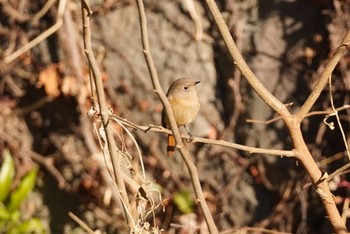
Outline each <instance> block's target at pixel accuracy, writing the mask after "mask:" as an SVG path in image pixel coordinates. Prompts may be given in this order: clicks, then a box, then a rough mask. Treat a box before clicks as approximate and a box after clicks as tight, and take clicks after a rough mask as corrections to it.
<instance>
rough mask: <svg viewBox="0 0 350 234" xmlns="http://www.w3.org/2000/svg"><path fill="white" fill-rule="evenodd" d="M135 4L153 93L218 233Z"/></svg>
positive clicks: (205, 213)
mask: <svg viewBox="0 0 350 234" xmlns="http://www.w3.org/2000/svg"><path fill="white" fill-rule="evenodd" d="M136 2H137V8H138V12H139V20H140V27H141V38H142V46H143V53H144V56H145V60H146V63H147V67H148V71H149V73H150V77H151V80H152V84H153V88H154V90H155V92H156V93H157V95H158V97H159V99H160V101H161V102H162V104H163V106H164V108H165V112H166V114H167V117H168V120H169V123H170V127H171V130H172V132H173V135H174V138H175V141H176V145H177V146H178V148H179V151H180V154H181V156H182V158H183V160H184V162H185V164H186V166H187V169H188V171H189V173H190V177H191V182H192V185H193V189H194V191H195V194H196V197H197V201H198V203H199V207H200V208H201V210H202V212H203V216H204V219H205V221H206V224H207V226H208V229H209V232H210V233H218V230H217V227H216V225H215V222H214V219H213V217H212V215H211V214H210V210H209V208H208V205H207V203H206V201H205V198H204V194H203V191H202V187H201V184H200V180H199V177H198V173H197V168H196V166H195V165H194V163H193V161H192V158H191V156H190V154H189V152H188V150H187V149H186V147H185V146H184V144H183V142H182V139H181V136H180V131H179V129H178V126H177V125H176V121H175V117H174V113H173V111H172V109H171V106H170V103H169V101H168V99H167V97H166V96H165V93H164V91H163V90H162V88H161V86H160V83H159V79H158V74H157V70H156V68H155V65H154V62H153V58H152V56H151V51H150V46H149V41H148V33H147V19H146V14H145V9H144V6H143V1H142V0H137V1H136Z"/></svg>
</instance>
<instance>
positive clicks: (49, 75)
mask: <svg viewBox="0 0 350 234" xmlns="http://www.w3.org/2000/svg"><path fill="white" fill-rule="evenodd" d="M37 87H38V88H41V87H44V89H45V92H46V94H47V95H48V96H50V97H57V96H59V95H60V90H59V74H58V70H57V65H56V64H53V65H50V66H48V67H47V68H45V69H44V70H42V71H41V72H40V74H39V81H38V83H37Z"/></svg>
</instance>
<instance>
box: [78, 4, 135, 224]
mask: <svg viewBox="0 0 350 234" xmlns="http://www.w3.org/2000/svg"><path fill="white" fill-rule="evenodd" d="M81 10H82V23H83V40H84V50H85V55H86V58H87V60H88V62H89V67H90V69H91V74H92V78H93V84H91V85H94V86H95V88H96V96H97V101H98V104H99V105H98V109H99V113H100V114H101V120H102V125H103V128H104V130H105V131H104V132H105V138H106V143H107V147H108V151H109V156H110V158H111V162H112V166H113V173H114V174H113V175H114V180H115V184H116V187H117V189H118V192H119V195H120V197H121V201H122V204H123V206H122V207H123V209H124V214H125V217H126V221H127V223H128V226H129V228H130V229H131V230H132V229H133V228H134V226H135V224H134V221H133V218H132V217H131V215H129V214H130V213H131V208H130V202H129V198H128V194H127V192H126V188H125V183H124V180H123V174H122V170H121V167H120V159H119V155H118V149H117V146H116V144H115V140H114V135H113V129H112V128H111V126H109V125H108V124H109V116H108V109H107V104H106V98H105V95H104V87H103V82H102V76H101V72H100V69H99V67H98V65H97V62H96V59H95V56H94V54H93V52H92V47H91V29H90V22H89V17H90V15H91V14H92V12H91V8H90V7H89V3H88V2H87V0H81Z"/></svg>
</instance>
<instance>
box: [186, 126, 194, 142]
mask: <svg viewBox="0 0 350 234" xmlns="http://www.w3.org/2000/svg"><path fill="white" fill-rule="evenodd" d="M184 128H185V129H186V132H187V134H188V135H189V136H190V139H186V142H187V143H190V142H191V141H192V140H193V136H192V134H191V133H190V131H189V130H188V128H187V125H186V124H185V125H184Z"/></svg>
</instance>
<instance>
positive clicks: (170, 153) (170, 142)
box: [166, 135, 175, 157]
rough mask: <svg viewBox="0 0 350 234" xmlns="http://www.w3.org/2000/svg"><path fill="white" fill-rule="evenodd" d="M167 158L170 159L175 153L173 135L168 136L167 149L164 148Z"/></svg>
mask: <svg viewBox="0 0 350 234" xmlns="http://www.w3.org/2000/svg"><path fill="white" fill-rule="evenodd" d="M166 151H167V154H168V157H172V156H173V155H174V153H175V138H174V136H173V135H168V147H167V148H166Z"/></svg>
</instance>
